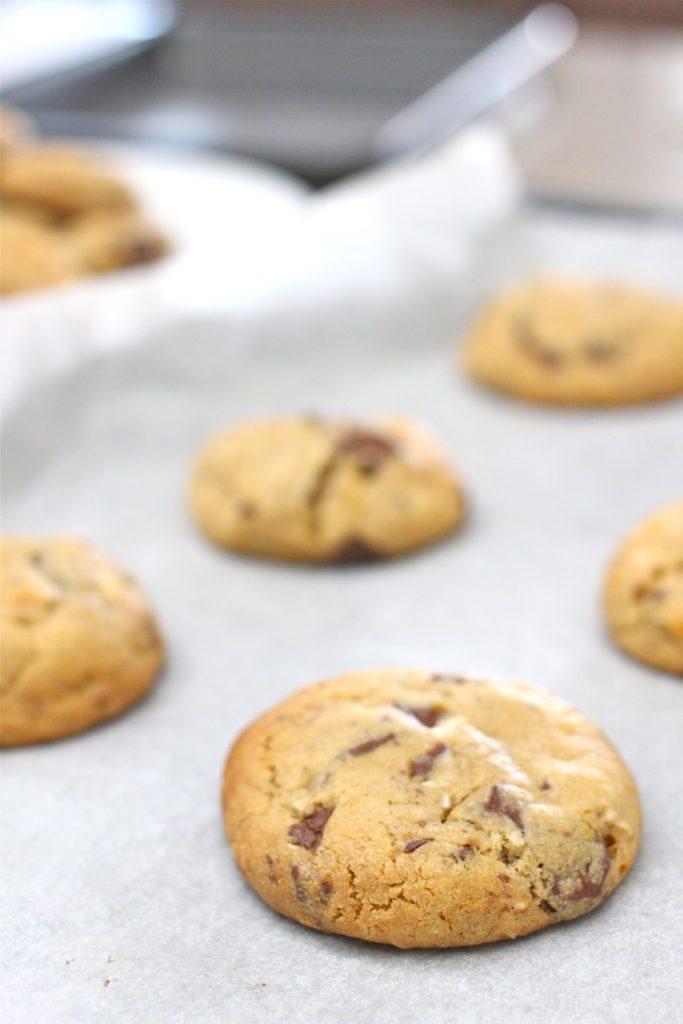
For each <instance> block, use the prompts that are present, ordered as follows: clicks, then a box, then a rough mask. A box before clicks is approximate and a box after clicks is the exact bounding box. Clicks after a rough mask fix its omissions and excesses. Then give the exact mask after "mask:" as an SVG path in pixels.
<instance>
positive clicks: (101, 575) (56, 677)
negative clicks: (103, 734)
mask: <svg viewBox="0 0 683 1024" xmlns="http://www.w3.org/2000/svg"><path fill="white" fill-rule="evenodd" d="M0 570H1V575H2V603H1V608H0V646H1V648H2V663H1V669H0V745H2V746H9V747H12V746H20V745H23V744H28V743H38V742H41V741H43V740H53V739H58V738H59V737H62V736H69V735H71V734H72V733H78V732H81V731H83V730H84V729H87V728H89V727H90V726H92V725H95V724H96V723H98V722H102V721H104V720H105V719H108V718H112V717H113V716H114V715H117V714H119V712H121V711H123V710H124V708H127V707H128V706H129V705H131V704H133V703H135V702H136V701H137V700H139V699H140V698H141V697H142V696H143V694H145V693H146V692H147V690H149V688H150V687H151V685H152V683H153V681H154V679H155V677H156V675H157V674H158V672H159V669H160V667H161V664H162V659H163V650H162V642H161V639H160V636H159V633H158V630H157V627H156V624H155V621H154V617H153V615H152V612H151V610H150V607H149V605H148V603H147V600H146V598H145V597H144V595H143V593H142V591H141V590H140V588H139V587H138V585H137V584H136V583H135V581H134V580H132V579H131V577H130V576H128V575H127V574H126V573H125V572H123V571H122V570H121V569H120V568H119V567H118V566H116V565H115V564H114V563H113V562H112V561H110V559H109V558H107V557H106V556H105V555H103V554H102V553H101V552H100V551H98V550H97V548H95V547H93V546H92V545H91V544H88V543H86V542H85V541H82V540H77V539H73V538H66V537H64V538H60V537H58V538H50V539H37V538H27V537H7V538H4V539H2V540H1V541H0Z"/></svg>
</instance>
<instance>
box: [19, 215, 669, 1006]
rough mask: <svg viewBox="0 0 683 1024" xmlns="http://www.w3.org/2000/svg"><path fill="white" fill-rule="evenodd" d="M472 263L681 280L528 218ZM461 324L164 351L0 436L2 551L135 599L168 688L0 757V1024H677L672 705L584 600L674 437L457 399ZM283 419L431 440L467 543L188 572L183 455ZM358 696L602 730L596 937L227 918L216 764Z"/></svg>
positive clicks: (180, 341) (270, 337)
mask: <svg viewBox="0 0 683 1024" xmlns="http://www.w3.org/2000/svg"><path fill="white" fill-rule="evenodd" d="M499 241H500V244H499V245H498V247H497V249H496V251H495V252H492V254H491V259H490V261H489V262H488V264H487V266H486V267H485V268H483V270H482V279H481V281H480V282H479V288H480V290H484V289H485V287H486V285H487V283H488V284H491V283H492V282H493V281H494V280H495V281H496V282H498V281H500V280H502V279H503V278H511V277H518V276H521V275H522V273H523V272H524V271H525V270H528V269H530V268H536V267H538V266H544V267H546V268H548V267H549V268H552V267H557V268H563V267H564V268H565V269H572V268H573V269H576V268H577V267H579V266H585V265H592V269H597V268H598V267H603V268H604V269H607V270H615V269H621V270H622V271H624V272H627V271H630V272H631V273H633V274H637V275H638V276H640V277H641V278H643V277H644V278H645V279H649V280H651V281H654V280H660V281H661V283H662V284H672V283H675V282H674V280H673V278H674V270H672V262H673V261H675V260H678V262H677V266H678V267H679V269H680V266H681V265H683V259H682V258H681V255H682V250H681V239H680V237H679V236H677V235H676V234H675V233H674V232H673V231H669V230H668V229H665V228H661V229H660V227H658V226H656V225H655V226H652V225H650V226H647V225H638V224H635V225H633V226H631V227H625V226H620V225H617V224H614V223H612V224H609V223H606V224H598V223H589V222H584V223H583V224H579V225H577V223H575V222H573V221H571V222H570V221H567V222H562V221H559V222H558V221H557V219H555V220H553V219H552V218H550V219H549V218H543V217H541V218H538V217H537V218H536V219H535V220H534V221H533V222H528V223H526V224H520V225H519V226H518V232H517V234H512V235H509V236H507V237H506V238H505V239H501V240H499ZM470 299H471V296H463V295H457V296H456V295H448V294H447V293H446V292H445V291H443V290H442V289H436V288H435V289H434V290H433V291H432V292H431V293H429V294H427V293H425V295H424V299H423V301H421V302H418V301H417V300H416V298H415V296H412V297H411V302H410V304H406V303H402V302H401V301H400V298H398V297H397V301H396V303H395V305H394V307H393V308H392V310H391V311H386V310H384V311H380V310H379V309H377V308H373V309H372V310H368V309H359V308H354V306H353V305H352V304H349V305H348V306H347V308H346V309H345V310H343V311H342V310H340V311H339V314H338V315H337V316H336V317H332V318H331V317H330V316H329V314H326V315H325V316H317V315H315V314H305V313H303V312H301V311H300V312H299V314H298V315H297V316H295V315H294V314H293V313H291V312H290V314H289V315H288V316H286V317H282V318H278V317H273V316H269V317H265V318H264V319H263V320H262V322H260V323H258V322H251V323H250V325H249V327H243V328H242V329H238V328H237V327H232V328H228V327H226V326H225V325H224V324H223V325H222V324H219V323H216V322H213V323H211V322H210V321H208V320H207V321H191V322H190V321H188V322H187V323H185V324H183V325H178V326H177V327H176V328H175V329H174V330H173V331H171V332H167V333H166V334H165V335H164V336H161V337H158V338H156V339H155V340H154V341H153V342H152V343H150V344H149V345H147V346H146V347H144V348H141V349H138V350H129V351H126V352H122V353H120V354H117V355H115V356H110V357H108V358H106V359H103V360H101V361H100V362H97V363H92V364H90V365H88V366H85V367H83V368H81V369H80V370H79V371H78V372H76V373H75V374H74V375H72V376H70V377H65V378H63V379H61V380H59V381H57V382H53V383H52V384H50V386H49V387H44V388H43V389H42V390H39V391H37V392H35V393H34V395H33V396H32V397H31V398H29V399H28V400H25V401H24V403H23V405H22V407H21V408H20V409H18V410H17V411H16V412H15V413H14V414H13V416H12V417H11V418H10V419H9V420H8V422H7V423H6V425H5V429H4V447H5V456H4V462H5V486H4V491H5V494H4V504H5V514H4V529H5V531H7V532H10V531H11V532H18V531H24V532H46V533H53V532H75V533H79V534H83V535H86V536H88V537H90V538H92V539H93V540H95V541H97V542H99V543H100V544H101V545H102V546H103V547H104V548H105V549H106V550H108V551H110V552H111V553H112V554H113V555H115V556H117V557H118V558H119V559H120V560H121V561H122V562H124V563H125V564H126V565H127V566H128V567H129V568H130V569H131V571H133V572H134V573H135V574H136V575H137V576H138V577H139V579H140V580H141V582H142V583H143V584H144V585H145V587H146V588H147V590H148V592H149V594H150V596H151V598H152V600H153V602H154V604H155V605H156V607H157V610H158V614H159V618H160V621H161V623H162V625H163V629H164V632H165V634H166V637H167V640H168V647H169V657H168V669H167V671H166V672H165V674H164V676H163V678H162V679H161V680H160V681H159V684H158V686H157V687H156V689H155V690H154V692H153V693H152V694H151V695H150V697H149V698H148V699H147V700H146V701H144V703H143V704H141V705H139V706H138V707H136V708H135V709H133V710H132V711H130V713H128V714H126V715H124V716H123V717H121V718H120V719H119V720H117V721H115V722H113V723H110V724H108V725H105V726H103V727H101V728H98V729H95V730H93V731H91V732H89V733H86V734H84V735H83V736H80V737H77V738H73V739H70V740H66V741H63V742H59V743H54V744H50V745H45V746H41V747H36V748H28V749H23V750H15V751H9V752H6V753H5V754H4V755H3V765H4V767H3V776H4V780H3V791H2V806H1V819H0V826H1V833H0V835H1V842H2V864H3V867H2V876H3V878H2V922H3V923H2V928H1V929H0V952H1V954H2V960H3V995H2V1006H3V1009H4V1014H3V1020H4V1022H5V1024H26V1022H29V1021H30V1022H40V1024H71V1022H73V1024H89V1022H97V1024H105V1022H106V1024H108V1022H112V1024H119V1022H120V1024H123V1022H125V1024H131V1022H133V1024H136V1022H141V1024H143V1022H144V1024H184V1022H192V1024H195V1022H196V1024H214V1022H215V1024H263V1022H274V1024H277V1022H286V1024H290V1022H298V1021H302V1022H304V1021H305V1022H307V1024H309V1022H321V1024H342V1022H347V1021H359V1022H361V1024H362V1022H366V1021H367V1022H373V1024H384V1022H386V1024H394V1022H397V1024H401V1022H405V1024H413V1022H419V1024H437V1022H446V1021H447V1022H449V1024H455V1022H457V1024H468V1022H473V1024H474V1022H477V1024H479V1022H481V1021H486V1022H488V1024H498V1022H500V1024H503V1022H505V1024H516V1022H529V1021H531V1022H539V1024H545V1022H553V1024H565V1022H566V1024H569V1022H575V1021H581V1022H585V1024H593V1022H594V1024H605V1022H608V1024H610V1022H614V1024H617V1022H619V1024H622V1022H625V1021H638V1022H642V1021H648V1022H672V1021H674V1020H676V1019H679V1016H678V1015H679V1013H680V1005H681V1003H680V992H679V987H680V953H681V944H682V940H683V913H682V909H683V908H682V902H683V871H682V870H681V865H682V864H683V838H682V837H683V830H682V829H681V810H680V807H681V803H680V787H681V778H682V776H683V753H682V748H683V744H682V743H681V737H682V735H683V729H682V724H683V684H681V683H680V682H679V681H677V680H675V679H673V678H670V677H667V676H665V675H661V674H658V673H656V672H654V671H649V670H648V669H646V668H644V667H642V666H639V665H637V664H635V663H633V662H631V661H629V660H627V659H626V658H625V657H623V656H622V655H620V654H619V653H618V652H617V651H616V650H614V649H613V648H612V646H611V645H610V643H609V641H608V639H607V638H606V636H605V635H604V632H603V629H602V625H601V620H600V615H599V602H598V594H599V587H600V581H601V576H602V572H603V567H604V565H605V561H606V559H608V557H609V556H610V555H611V553H612V550H613V548H614V546H615V544H616V542H617V541H618V540H619V538H620V537H621V535H622V534H623V532H624V531H625V530H626V529H627V528H629V527H630V526H631V525H632V524H633V523H635V522H636V521H637V520H638V519H639V518H640V517H641V516H643V515H644V514H645V513H647V512H648V511H649V510H650V509H652V508H654V507H656V506H658V505H659V504H661V503H664V502H667V501H670V500H672V499H674V498H675V497H677V496H679V495H680V494H681V492H682V491H683V456H682V455H681V443H680V442H681V437H683V407H682V405H681V403H680V402H670V403H665V404H659V405H653V406H649V407H642V408H638V409H628V410H618V409H617V410H612V411H603V412H599V411H570V410H565V411H562V410H552V409H542V408H534V407H531V406H526V405H523V404H518V403H515V402H512V401H508V400H505V399H503V398H500V397H497V396H495V395H493V394H490V393H487V392H484V391H482V390H479V389H478V388H477V387H476V386H475V385H474V384H472V383H470V382H468V381H467V380H465V379H464V378H463V377H462V376H461V375H460V374H459V372H458V371H457V369H456V367H455V364H454V360H453V343H454V341H455V339H456V338H457V336H458V334H459V332H460V331H461V330H462V329H463V325H464V323H465V319H466V314H467V308H468V303H469V301H470ZM301 409H304V410H317V411H319V412H322V413H358V414H362V415H368V414H369V415H375V414H383V413H394V412H401V413H409V414H414V415H416V416H419V417H421V418H423V419H424V420H426V421H427V422H428V423H430V424H431V425H432V426H433V427H434V428H435V429H436V430H437V431H438V432H439V433H440V434H441V435H442V437H443V439H444V440H445V442H446V444H447V445H448V447H449V449H450V450H451V451H452V453H453V457H454V459H455V461H456V463H457V464H458V466H459V468H460V470H461V473H462V475H463V477H464V479H465V481H466V483H467V489H468V492H469V496H470V499H471V507H472V513H471V519H470V521H469V523H468V525H467V526H466V528H465V529H464V530H463V531H462V532H461V533H460V534H458V535H456V536H454V537H453V538H452V539H451V540H448V541H447V542H445V543H443V544H441V545H439V546H437V547H434V548H432V549H430V550H427V551H425V552H422V553H419V554H416V555H415V556H413V557H410V558H406V559H403V560H400V561H396V562H393V563H387V564H378V565H372V566H367V567H358V568H331V569H307V568H297V567H293V566H283V565H276V564H268V563H262V562H258V561H250V560H247V559H242V558H238V557H234V556H231V555H229V554H225V553H221V552H219V551H217V550H215V549H213V548H212V547H211V546H210V545H209V544H207V543H206V542H205V541H204V540H203V539H202V538H201V537H200V536H199V535H198V534H197V532H196V531H195V529H194V528H193V526H192V525H191V523H190V522H189V520H188V516H187V513H186V508H185V503H184V490H185V485H186V478H187V472H188V466H189V463H190V460H191V458H192V455H193V453H194V451H195V449H196V447H197V445H198V444H199V443H200V441H201V440H202V439H203V437H204V436H205V434H206V433H207V432H208V431H210V430H212V429H214V428H216V427H218V426H220V425H222V424H223V423H225V422H227V421H230V420H233V419H237V418H239V417H241V416H246V415H257V414H269V413H272V412H284V411H289V410H292V411H298V410H301ZM378 665H415V666H424V667H429V668H432V669H434V670H436V671H438V670H444V671H456V672H457V671H465V672H479V673H487V674H490V675H492V676H496V677H507V678H519V679H523V680H527V681H529V682H535V683H538V684H540V685H542V686H545V687H548V688H549V689H551V690H553V691H555V692H557V693H558V694H560V695H562V696H563V697H565V698H567V699H569V700H570V701H572V702H573V703H575V704H576V705H577V706H578V707H580V708H581V709H582V710H583V711H584V712H586V713H587V714H588V715H590V716H591V717H593V718H594V719H595V720H596V721H597V722H598V723H599V724H600V726H601V727H602V728H603V729H604V730H605V731H606V733H607V734H608V735H609V737H610V738H611V739H612V741H613V742H614V743H615V744H616V745H617V747H618V748H619V750H620V751H621V753H622V754H623V756H624V757H625V759H626V760H627V762H628V763H629V765H630V766H631V768H632V770H633V772H634V774H635V776H636V779H637V781H638V784H639V787H640V791H641V795H642V800H643V806H644V813H645V838H644V843H643V848H642V852H641V854H640V857H639V859H638V861H637V863H636V865H635V867H634V869H633V871H632V873H631V874H630V875H629V877H628V878H627V879H626V881H625V882H624V883H623V885H622V886H621V887H620V888H619V889H618V890H617V892H616V893H615V894H614V896H613V897H612V898H611V899H610V900H609V901H608V902H607V903H606V904H605V906H604V907H602V908H601V909H599V910H598V911H596V912H594V913H592V914H590V915H588V916H587V917H585V918H583V919H580V920H578V921H576V922H574V923H572V924H566V925H561V926H557V927H553V928H549V929H547V930H546V931H544V932H542V933H539V934H537V935H535V936H531V937H529V938H527V939H521V940H517V941H515V942H507V943H499V944H496V945H492V946H487V947H479V948H476V949H471V950H453V951H433V952H418V951H413V952H410V951H397V950H394V949H391V948H382V947H376V946H371V945H365V944H363V943H360V942H356V941H352V940H346V939H343V938H339V937H335V936H329V935H322V934H318V933H315V932H312V931H308V930H307V929H305V928H302V927H300V926H298V925H296V924H293V923H291V922H289V921H287V920H285V919H283V918H280V917H277V916H276V915H275V914H274V913H272V912H271V911H270V910H269V909H268V907H266V906H265V905H264V904H262V903H261V902H260V901H259V899H258V898H257V897H256V896H255V895H253V894H252V893H251V892H250V891H249V890H248V889H247V887H246V886H245V885H244V884H243V882H242V880H241V878H240V877H239V875H238V873H237V871H236V869H235V867H234V865H233V863H232V860H231V856H230V851H229V849H228V846H227V843H226V841H225V839H224V836H223V830H222V824H221V819H220V811H219V801H218V788H219V778H220V773H221V768H222V762H223V758H224V755H225V752H226V750H227V748H228V745H229V744H230V743H231V742H232V740H233V739H234V737H235V736H236V734H237V732H238V731H239V730H240V729H241V728H242V727H243V726H244V725H245V724H246V723H247V722H249V721H250V720H251V719H252V718H253V717H254V716H255V715H257V714H258V713H259V712H261V711H262V710H263V709H265V708H266V707H268V706H269V705H271V704H272V703H273V702H274V701H277V700H279V699H281V698H282V697H284V696H285V695H286V694H288V693H289V692H290V691H292V690H293V689H295V688H297V687H299V686H301V685H304V684H306V683H309V682H312V681H314V680H317V679H319V678H323V677H325V676H329V675H333V674H334V673H337V672H341V671H345V670H349V669H357V668H363V667H368V666H378Z"/></svg>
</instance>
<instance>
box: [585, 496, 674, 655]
mask: <svg viewBox="0 0 683 1024" xmlns="http://www.w3.org/2000/svg"><path fill="white" fill-rule="evenodd" d="M604 606H605V616H606V619H607V624H608V627H609V629H610V632H611V634H612V636H613V638H614V640H615V642H616V643H617V644H618V646H619V647H621V648H622V650H624V651H626V653H627V654H630V655H631V656H632V657H633V658H636V659H637V660H638V661H643V662H645V664H646V665H652V666H653V667H654V668H659V669H663V670H664V671H665V672H673V673H675V674H676V675H683V501H677V502H674V503H673V504H671V505H667V506H666V507H664V508H662V509H659V510H658V511H657V512H655V513H654V514H653V515H651V516H648V518H647V519H645V520H644V521H643V522H642V523H640V524H639V525H638V526H637V527H636V528H635V529H634V530H633V531H632V532H631V533H630V534H629V535H628V536H627V537H626V539H625V540H624V542H623V543H622V545H621V546H620V548H619V550H618V551H617V553H616V555H615V556H614V559H613V561H612V563H611V565H610V567H609V570H608V572H607V578H606V580H605V590H604Z"/></svg>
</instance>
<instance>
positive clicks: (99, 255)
mask: <svg viewBox="0 0 683 1024" xmlns="http://www.w3.org/2000/svg"><path fill="white" fill-rule="evenodd" d="M69 238H70V241H71V243H72V244H73V246H74V248H75V249H76V252H77V253H78V255H79V257H80V259H81V260H82V262H83V265H84V266H85V268H86V269H87V270H88V271H89V272H90V273H101V272H104V271H107V270H118V269H119V268H121V267H130V266H134V265H135V264H139V263H153V262H154V261H155V260H158V259H160V258H161V257H162V256H164V255H165V253H166V252H167V251H168V243H167V242H166V239H165V238H164V236H163V235H162V234H161V232H160V231H158V230H157V229H156V228H155V227H154V225H153V224H150V223H149V222H148V221H146V220H145V219H144V218H143V217H142V216H140V214H138V213H134V212H128V211H124V212H119V211H114V212H104V213H101V212H97V213H90V214H86V215H85V216H83V217H79V218H78V219H77V220H76V221H75V222H74V224H73V226H72V228H71V230H70V232H69Z"/></svg>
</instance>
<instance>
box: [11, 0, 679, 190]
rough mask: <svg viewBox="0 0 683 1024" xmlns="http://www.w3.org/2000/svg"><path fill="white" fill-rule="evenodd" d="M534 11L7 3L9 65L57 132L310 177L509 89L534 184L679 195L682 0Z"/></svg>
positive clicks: (414, 135) (437, 2)
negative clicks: (202, 153)
mask: <svg viewBox="0 0 683 1024" xmlns="http://www.w3.org/2000/svg"><path fill="white" fill-rule="evenodd" d="M533 7H534V5H533V4H531V3H525V2H523V0H488V2H486V3H483V2H477V0H177V2H172V0H146V2H145V0H139V2H134V0H72V2H69V0H37V2H36V0H4V2H3V3H2V9H1V10H2V14H1V24H0V37H1V38H2V43H1V44H0V66H1V67H2V74H3V79H4V93H5V97H6V100H7V101H8V102H12V103H13V104H16V105H18V106H21V107H23V108H26V109H28V110H29V111H30V112H31V113H32V114H34V115H35V116H36V118H37V120H38V122H39V124H40V126H41V128H42V129H43V131H45V132H46V133H48V134H52V133H54V134H60V135H63V134H69V135H79V136H97V137H99V138H102V137H105V138H113V139H123V140H143V141H145V142H147V143H149V142H155V143H161V144H165V145H169V144H172V145H174V146H178V145H181V146H183V147H193V148H195V149H203V150H211V151H218V152H221V153H233V154H242V155H245V156H249V157H255V158H258V159H260V160H264V161H267V162H269V163H272V164H275V165H277V166H278V167H280V168H284V169H286V170H287V171H289V172H291V173H293V174H296V175H297V176H300V177H301V178H303V179H305V181H306V182H307V183H309V184H310V185H312V186H314V187H316V188H319V187H321V186H325V185H329V184H330V183H332V182H335V181H337V180H339V179H340V178H342V177H344V176H346V175H348V174H350V173H353V172H356V171H358V170H362V169H363V168H366V167H368V166H369V165H371V164H375V163H377V162H382V161H384V160H386V159H388V158H391V157H395V156H397V155H401V154H402V153H404V152H410V151H416V150H419V149H420V147H423V146H428V145H431V144H433V143H435V142H436V141H438V139H439V138H441V137H445V136H447V135H448V134H449V133H453V132H456V131H457V130H458V129H459V128H461V127H462V125H463V124H464V123H466V122H467V121H469V120H471V119H472V118H474V117H475V116H477V115H479V114H481V113H482V112H483V111H484V110H486V109H489V108H491V107H492V106H493V105H494V104H495V105H496V106H495V109H496V112H497V116H498V117H500V118H502V119H503V120H504V122H505V125H506V131H507V133H508V136H509V138H510V140H511V145H512V146H513V149H514V152H515V155H516V157H517V159H518V161H519V164H520V166H521V169H522V172H523V175H524V179H525V182H526V184H527V187H528V190H529V193H530V195H531V196H533V197H536V198H538V199H541V200H543V201H547V200H550V201H556V202H561V203H575V202H576V203H598V204H605V205H609V206H614V205H616V206H626V207H632V208H641V209H652V208H661V207H665V208H670V209H674V208H678V209H680V208H682V207H683V0H568V2H567V3H566V4H565V5H564V7H562V8H561V7H560V6H559V5H545V6H544V8H543V10H542V12H541V16H539V17H537V19H536V22H535V23H532V27H531V28H529V25H528V24H527V26H526V28H522V29H520V26H524V19H525V17H526V16H527V15H528V14H529V12H530V11H531V10H532V9H533ZM574 16H575V17H576V19H577V21H578V36H576V39H575V27H574V22H573V18H574ZM544 68H545V69H547V70H546V72H545V73H544V74H540V75H539V74H538V72H540V71H542V70H543V69H544Z"/></svg>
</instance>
